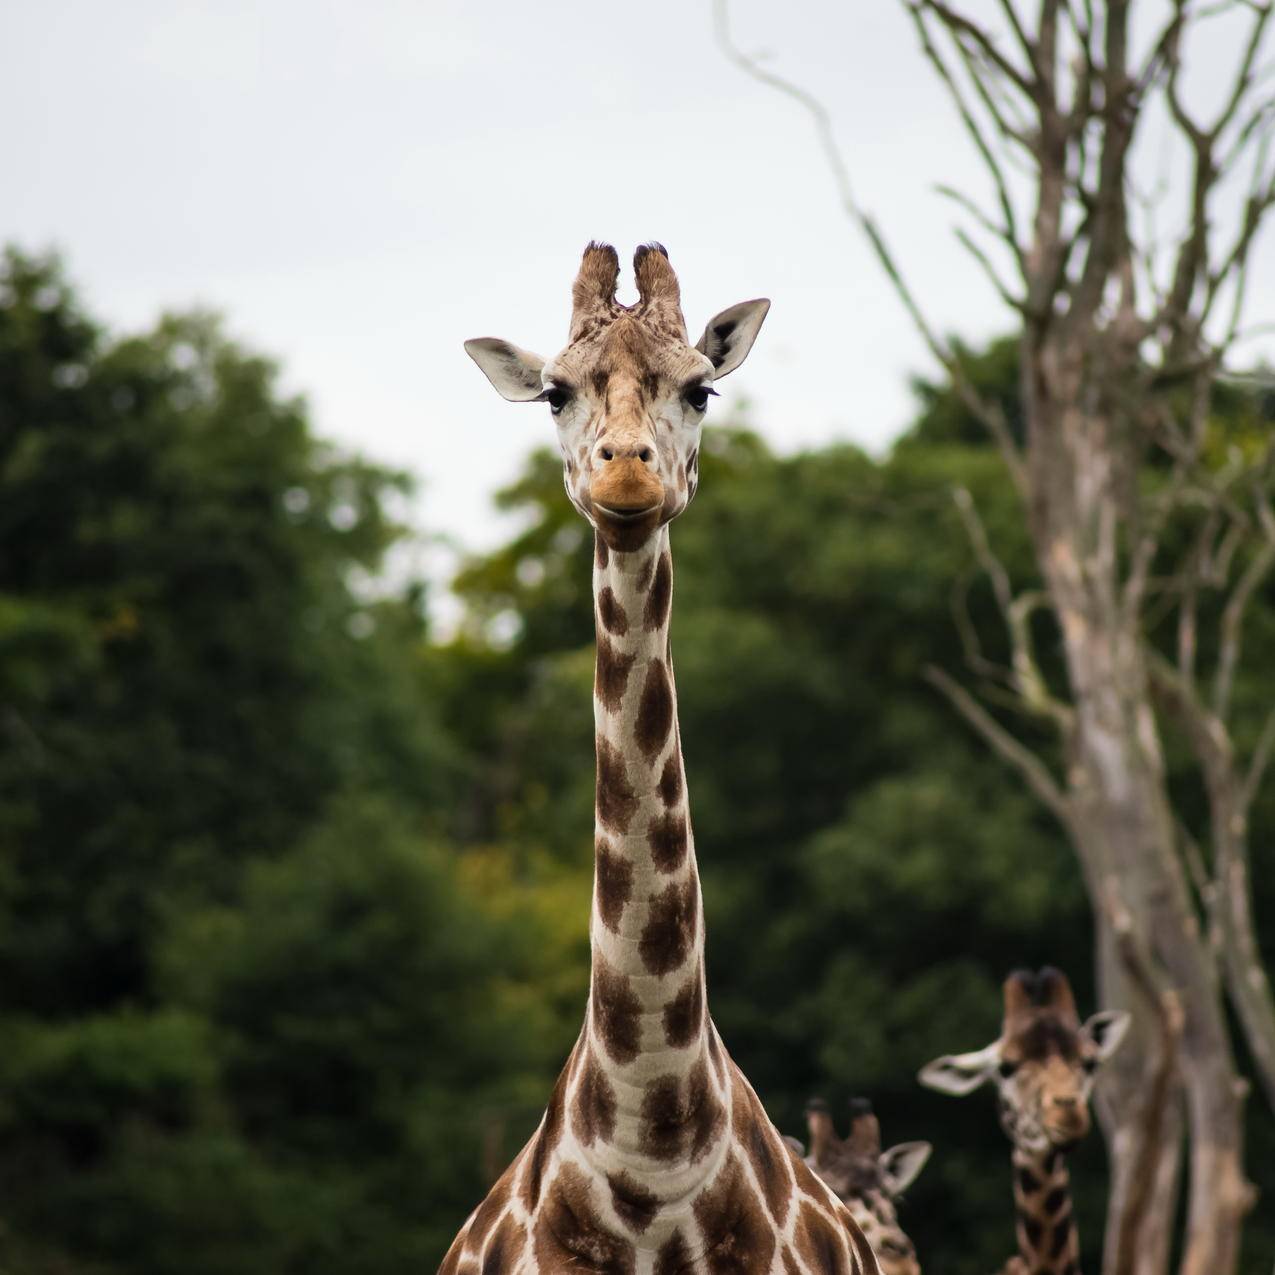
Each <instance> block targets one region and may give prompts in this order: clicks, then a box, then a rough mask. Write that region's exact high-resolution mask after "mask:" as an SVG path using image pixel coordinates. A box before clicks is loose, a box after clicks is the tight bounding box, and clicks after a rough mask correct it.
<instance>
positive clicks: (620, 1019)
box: [591, 952, 642, 1063]
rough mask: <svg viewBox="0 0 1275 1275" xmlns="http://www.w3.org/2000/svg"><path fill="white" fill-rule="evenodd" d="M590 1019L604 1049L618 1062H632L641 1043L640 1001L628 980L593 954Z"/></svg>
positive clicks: (597, 953)
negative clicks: (591, 1015)
mask: <svg viewBox="0 0 1275 1275" xmlns="http://www.w3.org/2000/svg"><path fill="white" fill-rule="evenodd" d="M591 1002H592V1005H593V1021H594V1024H595V1026H596V1027H597V1031H598V1035H599V1036H601V1038H602V1043H603V1045H605V1046H606V1051H607V1053H608V1054H610V1055H611V1057H612V1058H613V1059H614V1060H615V1061H616V1062H618V1063H628V1062H632V1061H633V1060H634V1059H635V1058H636V1057H637V1055H638V1048H639V1046H640V1045H641V1043H642V1002H641V1001H640V1000H638V997H637V993H636V992H635V991H634V990H633V988H632V986H631V985H630V983H629V980H628V979H627V978H626V977H625V976H624V975H623V974H620V973H618V972H617V971H616V970H613V969H612V968H611V967H610V966H609V965H608V964H607V963H606V961H605V960H603V958H602V955H601V953H599V952H595V953H594V954H593V989H592V996H591Z"/></svg>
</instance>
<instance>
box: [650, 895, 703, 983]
mask: <svg viewBox="0 0 1275 1275" xmlns="http://www.w3.org/2000/svg"><path fill="white" fill-rule="evenodd" d="M696 887H697V882H696V880H695V878H694V877H693V876H692V877H688V878H687V879H686V880H685V881H682V882H680V883H679V882H677V881H673V882H670V883H669V885H667V886H666V887H665V888H664V889H663V890H662V891H661V892H660V893H659V894H653V895H651V900H650V902H651V909H650V913H649V914H648V918H647V922H646V925H645V926H644V927H643V930H642V937H641V938H640V939H639V940H638V952H639V953H640V954H641V957H642V964H643V965H645V966H646V968H647V970H648V971H649V972H650V973H652V974H668V973H670V972H671V971H673V970H675V969H677V968H678V967H679V966H680V965H682V963H683V962H684V961H685V960H686V957H687V955H688V954H689V952H690V951H691V948H692V946H693V945H694V942H695V930H696V922H697V920H698V917H699V891H698V889H697V888H696Z"/></svg>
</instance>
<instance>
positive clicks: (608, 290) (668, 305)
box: [465, 243, 770, 551]
mask: <svg viewBox="0 0 1275 1275" xmlns="http://www.w3.org/2000/svg"><path fill="white" fill-rule="evenodd" d="M633 269H634V273H635V275H636V279H637V287H638V300H637V302H636V303H635V304H634V305H632V306H625V305H622V304H621V303H620V302H619V301H617V300H616V297H615V290H616V284H617V281H618V279H619V274H620V262H619V258H618V257H617V256H616V252H615V249H614V248H612V247H611V246H610V244H598V243H591V244H590V245H589V246H588V248H586V249H585V253H584V259H583V261H582V262H581V263H580V271H579V273H578V274H577V275H576V280H575V284H574V287H573V288H572V302H573V304H572V311H571V329H570V334H569V339H568V343H567V345H566V347H565V348H564V349H563V350H562V351H561V352H560V353H558V354H557V355H555V356H554V357H553V358H550V359H543V358H541V357H540V356H539V355H537V354H532V353H531V352H530V351H528V350H523V349H520V348H519V347H518V346H516V345H511V344H510V343H509V342H508V341H502V340H499V339H497V338H495V337H478V338H476V339H474V340H471V341H466V342H465V349H466V351H467V352H468V353H469V355H470V357H471V358H472V359H473V360H474V362H475V363H477V364H478V366H479V367H480V368H481V369H482V370H483V372H484V373H485V374H486V376H487V379H488V380H490V381H491V383H492V384H493V385H494V386H495V387H496V389H497V390H498V391H499V392H500V394H501V395H503V396H504V397H505V398H506V399H509V400H511V401H513V402H544V403H548V405H549V410H550V412H552V414H553V418H554V421H555V423H556V424H557V427H558V446H559V449H560V450H561V452H562V461H563V481H564V483H565V484H566V488H567V495H568V496H569V497H570V498H571V502H572V504H574V505H575V507H576V508H577V509H578V510H579V511H580V512H581V513H582V514H583V515H584V516H585V517H586V518H587V519H588V520H589V522H590V523H591V524H592V525H593V527H594V528H595V529H596V530H597V532H598V534H599V535H600V536H601V537H602V539H603V540H604V541H605V542H606V543H607V545H608V546H609V547H610V548H612V549H618V550H621V551H623V550H630V549H636V548H638V547H639V546H640V545H642V544H643V543H644V542H646V541H647V540H648V539H649V538H650V537H651V536H652V535H653V534H654V533H655V531H656V530H657V529H658V528H659V527H661V526H663V525H664V524H665V523H667V522H669V521H671V520H672V519H673V518H676V517H677V515H678V514H680V513H681V512H682V510H684V509H685V508H686V506H687V505H688V504H689V503H690V501H691V498H692V497H693V496H694V495H695V489H696V486H697V485H698V482H699V444H700V431H701V428H702V426H703V423H704V413H705V411H706V410H707V407H708V401H709V398H710V396H712V395H713V394H715V393H716V391H715V390H714V389H713V383H714V381H717V380H719V379H720V378H721V377H723V376H725V375H726V374H727V373H728V372H732V371H734V370H735V368H737V367H738V366H739V365H740V364H741V363H742V362H743V361H744V359H745V357H746V356H747V354H748V351H749V350H750V349H751V348H752V344H753V341H754V339H755V338H756V336H757V332H758V330H759V329H760V328H761V324H762V320H763V319H764V318H765V317H766V311H767V310H768V309H769V308H770V302H769V301H765V300H757V301H743V302H741V303H740V304H739V305H734V306H731V307H730V308H729V309H728V310H723V311H722V312H721V313H720V314H718V315H717V316H716V317H715V318H713V319H710V320H709V323H708V326H707V327H706V328H705V329H704V335H703V336H702V337H700V339H699V341H698V342H697V343H696V344H695V345H693V346H692V345H690V344H689V343H688V339H687V332H686V322H685V320H684V319H683V318H682V304H681V294H680V291H679V289H678V283H677V276H676V275H675V274H674V273H673V267H672V266H671V265H670V264H669V260H668V254H667V253H666V252H665V250H664V249H663V247H661V246H660V245H659V244H648V245H643V246H642V247H641V248H639V249H638V250H637V253H636V254H635V256H634V258H633Z"/></svg>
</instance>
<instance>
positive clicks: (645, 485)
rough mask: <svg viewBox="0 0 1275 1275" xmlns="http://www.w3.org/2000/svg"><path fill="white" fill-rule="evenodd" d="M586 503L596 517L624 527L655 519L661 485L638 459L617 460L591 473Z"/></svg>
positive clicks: (662, 500)
mask: <svg viewBox="0 0 1275 1275" xmlns="http://www.w3.org/2000/svg"><path fill="white" fill-rule="evenodd" d="M589 499H590V500H591V501H592V503H593V508H594V509H595V510H596V511H597V513H598V514H599V515H601V516H602V517H604V518H608V519H610V520H612V521H615V522H619V523H623V524H626V525H627V524H629V523H634V522H640V521H642V520H643V519H646V518H653V517H658V515H659V511H660V509H661V508H662V506H663V504H664V484H663V483H662V482H661V481H660V478H659V475H658V474H656V473H655V471H654V470H653V469H651V467H650V466H649V465H648V464H646V463H644V462H643V461H641V460H639V459H638V458H637V457H635V456H625V457H616V458H615V459H614V460H611V461H607V462H606V463H605V464H604V465H603V466H602V467H601V469H595V470H594V472H593V475H592V477H591V478H590V480H589Z"/></svg>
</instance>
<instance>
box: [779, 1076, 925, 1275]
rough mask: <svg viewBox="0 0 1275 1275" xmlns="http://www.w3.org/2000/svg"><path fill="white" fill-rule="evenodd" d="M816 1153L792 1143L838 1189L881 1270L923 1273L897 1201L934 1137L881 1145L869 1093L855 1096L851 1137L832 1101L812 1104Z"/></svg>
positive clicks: (886, 1274)
mask: <svg viewBox="0 0 1275 1275" xmlns="http://www.w3.org/2000/svg"><path fill="white" fill-rule="evenodd" d="M806 1128H807V1130H808V1131H809V1134H810V1154H809V1155H806V1150H805V1148H804V1147H803V1146H802V1145H801V1143H800V1142H798V1141H797V1139H796V1138H787V1139H785V1141H786V1142H788V1144H789V1145H790V1146H791V1147H792V1148H793V1150H794V1151H796V1153H797V1154H798V1155H800V1156H805V1160H806V1163H807V1164H808V1165H809V1166H810V1167H811V1168H812V1169H813V1170H814V1171H815V1172H816V1173H817V1174H818V1175H819V1176H820V1177H821V1178H822V1179H823V1180H824V1181H825V1182H826V1183H827V1184H828V1185H829V1186H830V1187H831V1188H832V1189H833V1190H834V1191H835V1192H836V1193H837V1198H838V1199H840V1200H841V1201H842V1203H843V1204H845V1206H846V1207H847V1208H848V1209H849V1210H850V1212H851V1214H852V1215H853V1217H854V1220H855V1221H856V1222H858V1224H859V1226H860V1227H861V1228H862V1230H863V1233H864V1234H865V1235H866V1236H867V1237H868V1243H869V1244H871V1245H872V1249H873V1251H874V1252H875V1253H876V1255H877V1262H878V1263H879V1264H880V1267H881V1275H921V1266H920V1263H919V1262H918V1261H917V1258H916V1248H915V1246H914V1245H913V1243H912V1241H911V1240H910V1239H909V1238H908V1235H907V1233H906V1232H905V1231H904V1230H903V1228H902V1227H901V1226H900V1225H899V1219H898V1213H897V1211H896V1208H895V1205H896V1203H897V1201H898V1199H899V1197H900V1196H901V1195H902V1194H903V1192H904V1191H906V1190H907V1188H908V1187H909V1186H911V1185H912V1183H913V1182H914V1181H916V1178H917V1176H918V1175H919V1174H920V1172H921V1170H922V1169H923V1168H925V1162H926V1161H927V1160H928V1159H929V1158H930V1151H931V1150H932V1148H931V1146H930V1144H929V1143H928V1142H900V1143H898V1144H897V1145H896V1146H893V1147H891V1148H890V1149H889V1150H888V1151H882V1150H881V1125H880V1123H879V1121H878V1120H877V1118H876V1115H875V1114H874V1113H873V1111H872V1104H871V1103H870V1102H869V1101H868V1100H867V1099H866V1098H852V1099H851V1100H850V1136H849V1137H848V1138H846V1139H844V1140H842V1139H841V1138H839V1137H838V1136H837V1129H836V1125H835V1124H834V1123H833V1119H832V1113H831V1112H830V1111H829V1110H828V1104H827V1103H826V1102H824V1101H823V1099H822V1098H812V1099H811V1100H810V1102H809V1103H808V1104H807V1106H806Z"/></svg>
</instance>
